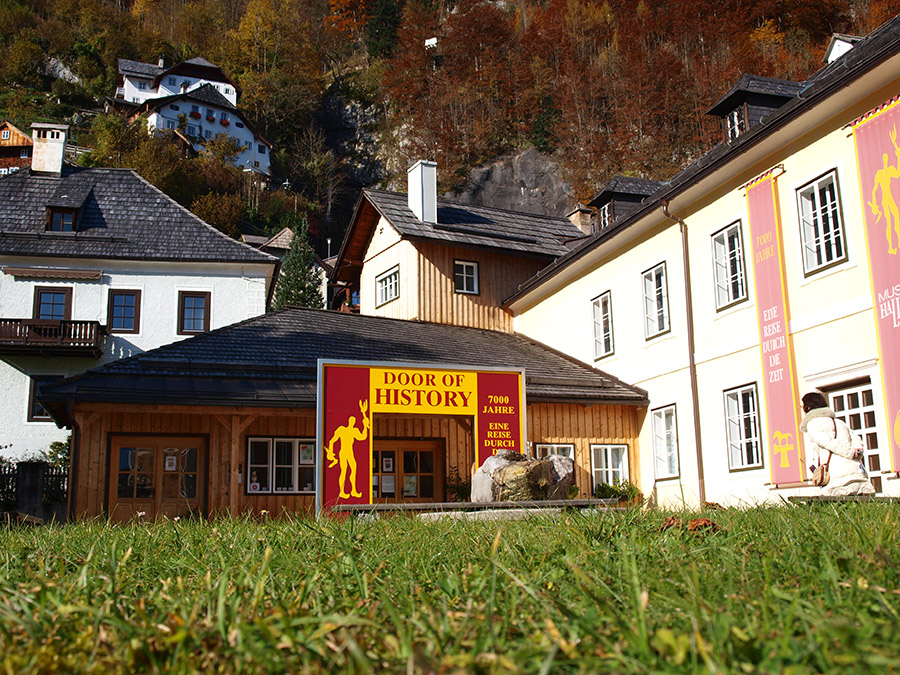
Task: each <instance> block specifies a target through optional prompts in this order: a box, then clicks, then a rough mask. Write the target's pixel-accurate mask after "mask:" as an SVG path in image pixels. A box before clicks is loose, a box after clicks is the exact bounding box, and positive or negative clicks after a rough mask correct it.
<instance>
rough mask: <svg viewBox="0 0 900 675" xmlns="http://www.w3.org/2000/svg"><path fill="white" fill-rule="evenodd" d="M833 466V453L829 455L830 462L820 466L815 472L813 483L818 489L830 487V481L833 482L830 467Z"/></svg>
mask: <svg viewBox="0 0 900 675" xmlns="http://www.w3.org/2000/svg"><path fill="white" fill-rule="evenodd" d="M829 464H831V453H830V452H829V453H828V461H827V462H825V463H824V464H820V465H819V466H817V467H816V470H815V471H813V477H812V483H813V485H816V486H818V487H825V486H826V485H828V481H830V480H831V474H830V473H828V465H829Z"/></svg>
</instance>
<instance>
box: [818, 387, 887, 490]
mask: <svg viewBox="0 0 900 675" xmlns="http://www.w3.org/2000/svg"><path fill="white" fill-rule="evenodd" d="M828 400H829V403H831V409H832V410H834V414H835V417H837V418H838V419H839V420H843V421H844V422H846V423H847V425H848V426H849V427H850V428H851V429H852V430H853V432H854V433H856V434H859V435H860V436H861V437H862V439H863V442H864V443H865V447H864V448H863V458H862V460H863V464H864V466H865V468H866V471H867V472H868V474H869V481H871V483H872V486H873V487H874V488H875V492H882V491H883V484H882V482H881V481H882V478H881V475H882V468H881V451H880V449H879V448H880V447H881V443H879V440H878V429H879V425H878V423H877V422H878V420H877V417H878V415H880V414H881V413H880V411H879V409H878V408H876V407H875V396H874V393H873V389H872V383H871V382H870V381H868V380H866V381H865V382H862V383H857V384H851V385H849V386H847V385H843V386H841V388H840V389H835V390H832V391H830V392H829V393H828ZM885 469H887V467H885Z"/></svg>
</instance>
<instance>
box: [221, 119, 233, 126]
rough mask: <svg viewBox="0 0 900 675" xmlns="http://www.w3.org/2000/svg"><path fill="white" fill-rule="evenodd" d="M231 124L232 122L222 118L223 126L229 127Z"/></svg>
mask: <svg viewBox="0 0 900 675" xmlns="http://www.w3.org/2000/svg"><path fill="white" fill-rule="evenodd" d="M229 124H231V122H229V121H228V120H222V126H223V127H227V126H228V125H229Z"/></svg>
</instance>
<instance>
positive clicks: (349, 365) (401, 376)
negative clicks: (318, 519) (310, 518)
mask: <svg viewBox="0 0 900 675" xmlns="http://www.w3.org/2000/svg"><path fill="white" fill-rule="evenodd" d="M318 378H319V394H318V406H319V414H318V427H317V428H318V432H317V437H318V440H317V459H318V474H317V475H318V485H317V486H316V510H317V512H319V511H321V510H322V509H323V508H331V507H333V506H337V505H345V504H372V503H373V499H374V495H375V492H376V491H375V490H373V477H374V473H376V472H377V471H376V470H377V468H378V467H374V466H373V459H372V458H373V454H372V450H373V433H374V432H373V428H374V426H373V416H374V415H377V414H380V413H394V414H405V415H446V416H466V417H470V418H472V419H473V421H474V424H473V436H474V438H473V441H474V448H475V456H474V458H473V459H474V462H475V465H476V466H481V464H482V463H484V460H485V459H487V458H488V457H490V456H491V455H493V454H495V453H497V452H499V451H500V450H513V451H515V452H524V449H525V440H526V439H525V372H524V371H523V370H521V369H501V368H497V369H484V368H470V367H465V366H448V365H443V364H434V365H431V364H428V365H423V364H408V363H380V362H366V363H363V362H351V361H326V360H325V359H320V360H319V375H318ZM386 467H389V468H386ZM393 469H394V466H393V459H392V458H391V459H388V458H382V467H381V470H382V472H387V473H389V472H390V471H392V470H393ZM388 480H390V484H388ZM382 481H383V482H382V484H381V486H380V492H381V496H382V497H386V496H388V495H389V494H395V493H396V490H398V489H399V490H401V491H402V495H401V496H408V497H411V496H415V495H416V494H418V485H417V481H418V478H416V477H414V476H407V477H405V478H404V479H403V480H402V482H398V483H397V484H396V485H395V484H394V478H393V477H388V476H383V477H382Z"/></svg>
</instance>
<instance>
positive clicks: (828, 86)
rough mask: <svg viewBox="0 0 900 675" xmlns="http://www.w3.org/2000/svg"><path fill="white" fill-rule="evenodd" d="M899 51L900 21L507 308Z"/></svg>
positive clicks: (587, 243)
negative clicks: (663, 203)
mask: <svg viewBox="0 0 900 675" xmlns="http://www.w3.org/2000/svg"><path fill="white" fill-rule="evenodd" d="M898 51H900V16H896V17H894V18H893V19H891V20H890V21H887V22H885V23H884V24H882V25H881V26H879V27H878V28H876V29H875V30H874V31H872V32H871V33H869V35H867V36H866V37H865V38H863V39H862V40H860V41H859V42H857V43H856V45H855V46H854V47H853V49H851V50H850V51H849V52H847V53H846V54H844V55H843V56H842V57H841V58H839V59H836V60H835V61H832V62H831V63H829V64H827V65H825V66H823V67H822V68H820V69H819V70H818V71H817V72H816V73H815V74H814V75H813V76H812V77H810V78H809V79H808V80H806V82H805V83H803V86H802V90H801V92H802V97H801V96H800V95H797V96H794V98H792V99H790V100H789V101H788V102H787V103H785V104H784V105H783V106H781V107H780V108H778V110H775V111H774V112H773V113H772V114H771V115H769V116H768V117H766V118H764V119H763V120H762V121H761V122H760V123H759V124H757V125H755V126H753V127H752V128H750V129H749V130H747V131H746V132H744V133H742V134H741V135H740V136H738V137H737V138H735V139H733V140H732V141H731V142H730V143H719V144H718V145H716V146H715V147H714V148H712V149H711V150H710V151H709V152H707V153H705V154H704V155H703V156H701V157H700V158H699V159H698V160H697V161H695V162H693V163H692V164H690V165H689V166H688V167H686V168H685V169H684V170H682V171H681V172H679V173H678V174H676V175H675V176H673V177H672V178H671V179H670V180H669V181H667V184H666V185H665V186H664V187H663V188H662V189H660V190H659V191H658V192H657V193H655V194H654V195H653V197H652V199H647V200H645V201H644V205H643V206H642V207H641V208H640V209H638V210H637V211H635V212H634V213H632V214H630V215H629V216H627V217H626V218H625V220H624V221H622V222H620V223H618V225H617V227H616V228H612V229H610V230H605V231H602V232H597V233H594V234H593V235H591V236H590V237H588V238H586V239H585V240H584V241H583V242H579V244H578V245H577V246H576V247H574V248H573V249H572V250H570V251H569V252H568V253H566V254H565V255H563V256H561V257H559V258H557V259H556V260H554V261H553V262H552V263H551V264H550V265H548V266H547V267H545V268H544V269H542V270H541V271H540V272H539V273H538V274H536V275H535V276H533V277H531V279H528V280H527V281H525V282H524V283H522V284H520V285H519V290H518V291H516V293H514V294H513V295H512V296H511V297H509V298H507V299H506V300H505V301H504V304H509V303H511V302H513V301H514V300H515V299H516V298H518V297H520V296H522V295H523V294H525V293H526V292H528V291H530V290H532V289H533V288H535V287H537V286H539V285H541V284H542V283H544V281H545V280H546V279H549V278H550V277H553V276H555V275H556V274H558V273H559V272H561V271H562V270H563V269H565V268H566V267H568V266H569V265H571V264H572V263H574V262H575V261H576V260H578V259H579V258H581V257H583V256H584V255H586V254H587V253H588V252H590V251H591V250H593V249H594V248H596V247H597V246H599V245H600V244H602V243H603V242H605V241H607V240H609V239H611V238H612V237H617V236H620V235H621V234H622V233H623V232H625V231H626V230H627V229H628V227H629V226H630V225H631V224H633V223H635V222H637V221H639V220H640V219H641V218H643V217H645V216H646V215H647V214H648V213H649V212H651V211H656V210H658V209H659V207H660V204H661V203H662V202H663V201H664V200H671V199H673V198H674V197H675V196H676V195H678V194H679V193H681V192H682V191H684V190H686V189H688V188H689V187H690V186H691V185H693V184H695V183H696V182H698V181H700V180H702V179H703V178H705V177H707V176H709V175H711V174H713V173H714V172H715V171H717V170H718V169H719V168H720V167H722V166H723V165H725V164H727V163H728V162H729V161H731V160H732V159H733V158H735V157H738V156H739V155H741V154H743V153H744V152H746V151H747V150H749V149H750V148H752V147H753V146H755V145H756V144H758V143H760V142H761V141H763V140H764V139H765V138H767V137H768V136H769V135H770V134H772V133H774V132H776V131H778V130H779V129H781V128H783V127H784V126H786V125H787V124H788V123H790V122H791V121H793V120H794V119H796V118H797V117H799V116H800V115H802V114H803V113H804V112H805V111H806V110H807V109H808V108H810V107H812V106H814V105H816V104H817V103H819V102H821V101H822V100H824V99H826V98H828V97H829V96H832V95H835V94H836V93H838V92H840V91H841V90H842V89H843V87H844V85H845V84H846V83H848V82H852V81H853V80H854V79H856V78H858V77H861V76H862V75H864V74H865V73H867V72H869V71H870V70H872V69H873V68H876V67H877V66H879V65H880V64H882V63H883V62H884V61H885V60H886V59H888V58H890V57H891V56H893V55H895V54H896V53H897V52H898Z"/></svg>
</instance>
